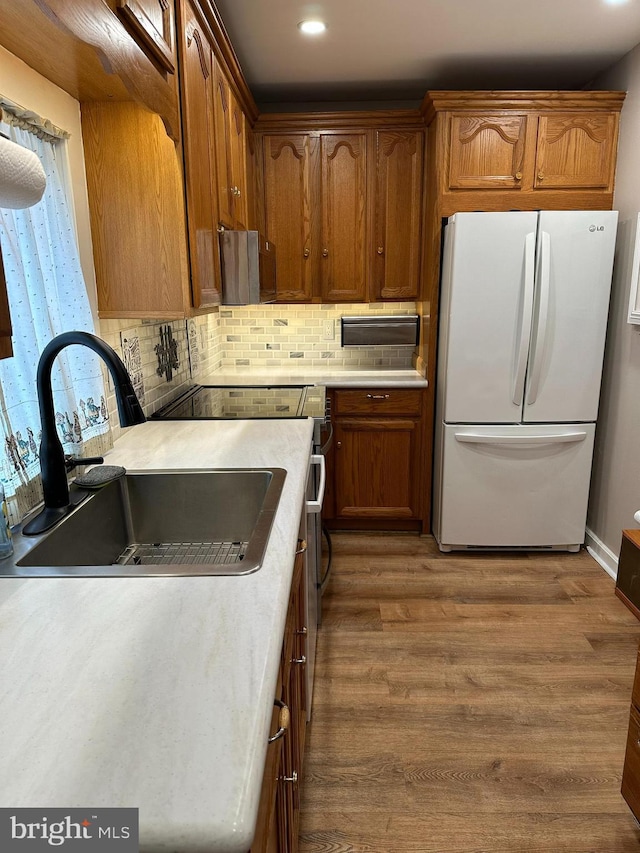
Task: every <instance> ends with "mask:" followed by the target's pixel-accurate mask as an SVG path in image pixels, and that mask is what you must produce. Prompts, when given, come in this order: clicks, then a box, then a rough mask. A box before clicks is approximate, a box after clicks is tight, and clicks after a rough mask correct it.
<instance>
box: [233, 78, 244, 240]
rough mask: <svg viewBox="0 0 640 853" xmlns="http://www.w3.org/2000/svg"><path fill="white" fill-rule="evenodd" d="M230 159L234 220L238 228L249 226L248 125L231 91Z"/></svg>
mask: <svg viewBox="0 0 640 853" xmlns="http://www.w3.org/2000/svg"><path fill="white" fill-rule="evenodd" d="M229 121H230V132H229V146H230V147H229V161H230V164H231V181H232V193H233V220H234V225H235V227H236V228H245V229H246V228H247V227H248V205H247V127H246V119H245V116H244V113H243V112H242V110H241V109H240V105H239V104H238V102H237V100H236V98H235V97H234V95H233V93H230V111H229Z"/></svg>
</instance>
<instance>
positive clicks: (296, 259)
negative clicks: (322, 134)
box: [263, 133, 320, 302]
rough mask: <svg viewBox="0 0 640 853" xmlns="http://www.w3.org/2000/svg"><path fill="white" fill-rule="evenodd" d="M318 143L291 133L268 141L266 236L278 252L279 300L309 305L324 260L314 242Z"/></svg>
mask: <svg viewBox="0 0 640 853" xmlns="http://www.w3.org/2000/svg"><path fill="white" fill-rule="evenodd" d="M318 143H319V140H318V138H317V137H313V136H310V135H309V134H305V133H290V134H283V135H281V136H265V137H264V138H263V172H264V197H265V228H266V236H267V237H268V239H269V240H272V241H273V243H274V244H275V247H276V278H277V292H278V300H279V301H282V302H308V301H310V300H311V298H312V296H313V282H314V279H315V277H316V275H315V271H316V269H317V266H318V259H319V255H320V251H319V242H318V240H317V239H314V234H313V231H314V213H315V211H316V210H317V205H316V204H314V203H313V201H312V199H315V198H316V196H317V187H316V169H317V163H318V157H317V152H318Z"/></svg>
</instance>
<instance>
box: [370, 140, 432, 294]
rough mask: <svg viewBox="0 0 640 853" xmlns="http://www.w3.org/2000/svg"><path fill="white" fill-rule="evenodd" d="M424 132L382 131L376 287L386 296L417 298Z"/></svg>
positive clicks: (378, 142) (378, 155)
mask: <svg viewBox="0 0 640 853" xmlns="http://www.w3.org/2000/svg"><path fill="white" fill-rule="evenodd" d="M422 152H423V135H422V133H421V132H420V131H417V132H413V131H412V132H400V131H379V132H378V134H377V192H376V212H375V216H376V224H375V247H374V251H375V261H374V269H375V287H376V294H377V296H378V297H379V298H381V299H415V297H416V295H417V293H418V277H419V272H420V224H421V219H422V215H421V214H422V205H421V201H422V159H423V154H422Z"/></svg>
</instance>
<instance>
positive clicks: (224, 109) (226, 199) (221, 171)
mask: <svg viewBox="0 0 640 853" xmlns="http://www.w3.org/2000/svg"><path fill="white" fill-rule="evenodd" d="M230 101H231V92H230V89H229V83H228V82H227V79H226V77H225V76H224V74H223V73H222V69H221V68H220V67H219V66H218V65H217V64H216V70H215V77H214V83H213V114H214V123H215V155H216V167H217V196H218V216H219V218H220V222H221V223H222V224H223V225H225V226H226V227H227V228H233V193H232V191H231V186H232V183H231V163H230V158H229V151H230V148H231V140H230V133H231V127H230V124H231V120H230V118H229V115H230V111H231V103H230Z"/></svg>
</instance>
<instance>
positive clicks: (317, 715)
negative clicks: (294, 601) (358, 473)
mask: <svg viewBox="0 0 640 853" xmlns="http://www.w3.org/2000/svg"><path fill="white" fill-rule="evenodd" d="M333 545H334V561H333V574H332V578H331V581H330V584H329V587H328V589H327V592H326V593H325V596H324V599H323V625H322V628H321V630H320V633H319V639H318V652H317V675H316V687H315V695H314V704H313V721H312V723H311V725H310V727H309V730H308V734H307V752H306V764H305V774H304V776H305V780H304V783H303V785H302V792H301V795H302V806H301V809H302V815H301V835H300V851H301V853H639V851H640V830H639V829H638V828H637V826H636V824H635V821H634V819H633V817H632V815H631V813H630V811H629V809H628V807H627V805H626V803H625V802H624V800H623V799H622V796H621V795H620V782H621V774H622V765H623V759H624V749H625V741H626V735H627V726H628V720H629V704H630V699H631V686H632V682H633V675H634V669H635V661H636V654H637V649H638V641H639V639H640V623H639V622H638V621H637V620H636V619H635V618H634V617H633V616H632V615H631V613H629V611H628V610H627V609H626V607H625V606H624V605H623V604H622V603H621V602H620V601H619V600H618V599H617V598H616V597H615V595H614V584H613V581H612V580H611V579H610V578H609V577H608V576H607V575H606V574H605V573H604V572H603V571H602V569H601V568H600V567H599V566H598V565H597V564H596V563H595V561H594V560H592V558H591V557H590V556H589V555H588V554H587V553H586V552H581V553H580V554H533V555H524V554H523V555H519V554H515V555H514V554H509V555H503V554H497V555H496V554H480V555H467V554H464V555H451V554H448V555H445V554H440V552H439V551H438V550H437V547H436V546H435V544H434V542H433V540H432V539H431V538H428V537H418V536H416V535H414V534H396V535H388V536H383V535H372V534H366V535H365V534H353V533H340V534H338V533H334V534H333Z"/></svg>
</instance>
